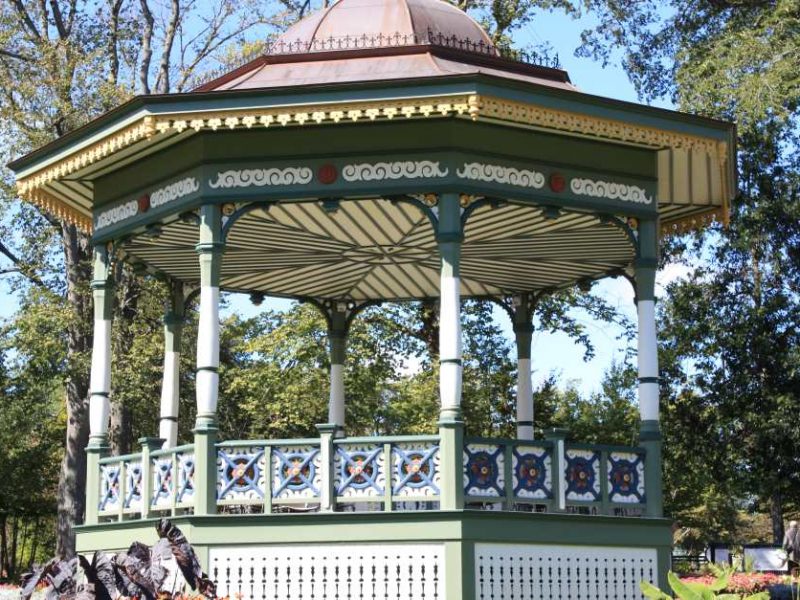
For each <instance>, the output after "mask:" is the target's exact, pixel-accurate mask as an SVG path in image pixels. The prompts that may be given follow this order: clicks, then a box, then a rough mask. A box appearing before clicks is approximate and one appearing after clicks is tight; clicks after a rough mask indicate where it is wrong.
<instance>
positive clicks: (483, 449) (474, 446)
mask: <svg viewBox="0 0 800 600" xmlns="http://www.w3.org/2000/svg"><path fill="white" fill-rule="evenodd" d="M505 486H506V481H505V445H503V444H482V443H467V444H466V445H465V446H464V495H465V496H466V497H467V498H477V499H481V500H489V501H492V500H500V499H502V498H503V497H504V496H505V495H506V489H505Z"/></svg>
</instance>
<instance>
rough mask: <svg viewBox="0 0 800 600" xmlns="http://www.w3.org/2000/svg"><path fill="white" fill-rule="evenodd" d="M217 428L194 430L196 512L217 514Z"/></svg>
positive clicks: (198, 513) (197, 513) (199, 513)
mask: <svg viewBox="0 0 800 600" xmlns="http://www.w3.org/2000/svg"><path fill="white" fill-rule="evenodd" d="M216 441H217V429H216V428H215V427H206V428H203V429H197V428H195V430H194V514H196V515H216V514H217V448H216Z"/></svg>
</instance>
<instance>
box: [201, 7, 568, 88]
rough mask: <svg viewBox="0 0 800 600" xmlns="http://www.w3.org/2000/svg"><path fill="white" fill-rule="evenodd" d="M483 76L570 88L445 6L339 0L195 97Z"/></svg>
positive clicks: (558, 73)
mask: <svg viewBox="0 0 800 600" xmlns="http://www.w3.org/2000/svg"><path fill="white" fill-rule="evenodd" d="M480 74H482V75H489V76H492V77H499V78H503V79H513V80H516V81H522V82H525V83H533V84H537V85H544V86H549V87H559V88H562V89H571V90H574V89H575V87H574V86H573V85H572V84H571V83H570V81H569V76H568V75H567V73H566V72H565V71H562V70H560V69H558V68H557V67H555V66H554V67H550V66H545V65H537V64H530V63H525V62H521V61H518V60H509V59H506V58H503V57H502V56H501V54H500V52H499V51H498V49H497V48H496V47H495V46H494V45H493V44H492V41H491V39H490V38H489V36H488V35H486V32H485V31H484V30H483V29H481V27H480V25H478V24H477V23H476V22H475V21H474V20H473V19H472V18H471V17H470V16H469V15H467V14H466V13H465V12H463V11H462V10H460V9H458V8H457V7H455V6H453V5H452V4H450V3H448V2H445V1H444V0H339V1H338V2H336V4H333V5H332V6H329V7H328V8H325V9H323V10H320V11H317V12H315V13H313V14H311V15H309V16H308V17H306V18H305V19H303V20H302V21H300V22H298V23H296V24H295V25H293V26H292V27H290V28H289V29H288V30H286V32H285V33H284V34H283V35H281V36H280V37H278V38H277V40H275V41H274V42H272V43H271V44H269V46H268V48H267V52H266V53H265V54H263V55H262V56H260V57H258V58H256V59H254V60H252V61H250V62H248V63H246V64H244V65H242V66H241V67H239V68H236V69H234V70H232V71H230V72H228V73H226V74H224V75H222V76H220V77H217V78H215V79H212V80H211V81H209V82H207V83H205V84H203V85H201V86H198V87H197V88H196V89H195V91H199V92H205V91H212V90H216V91H222V90H244V89H267V88H278V87H287V86H316V85H325V84H347V83H364V82H373V81H401V80H409V79H417V80H419V79H429V78H443V77H451V76H463V75H480Z"/></svg>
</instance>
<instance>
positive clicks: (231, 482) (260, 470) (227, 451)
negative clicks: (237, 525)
mask: <svg viewBox="0 0 800 600" xmlns="http://www.w3.org/2000/svg"><path fill="white" fill-rule="evenodd" d="M267 477H268V471H267V465H266V455H265V452H264V447H263V446H262V447H259V446H249V447H233V448H230V447H225V448H220V449H219V450H218V451H217V501H218V503H219V504H261V503H263V502H264V497H265V495H266V481H267Z"/></svg>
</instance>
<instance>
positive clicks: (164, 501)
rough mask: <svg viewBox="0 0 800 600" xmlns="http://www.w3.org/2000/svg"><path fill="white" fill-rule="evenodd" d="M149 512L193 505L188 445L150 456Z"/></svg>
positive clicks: (157, 452) (192, 451) (192, 477)
mask: <svg viewBox="0 0 800 600" xmlns="http://www.w3.org/2000/svg"><path fill="white" fill-rule="evenodd" d="M150 465H151V466H150V471H151V473H152V480H151V482H150V483H151V487H150V490H151V492H150V510H152V511H168V510H169V511H172V510H175V509H178V508H189V507H191V506H193V505H194V448H193V446H192V445H191V444H188V445H185V446H177V447H175V448H169V449H167V450H154V451H152V452H151V453H150Z"/></svg>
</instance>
